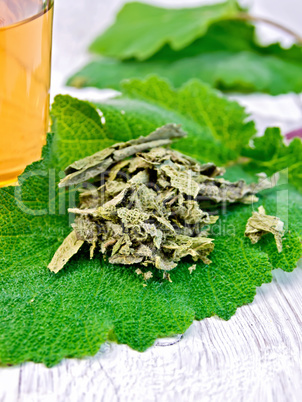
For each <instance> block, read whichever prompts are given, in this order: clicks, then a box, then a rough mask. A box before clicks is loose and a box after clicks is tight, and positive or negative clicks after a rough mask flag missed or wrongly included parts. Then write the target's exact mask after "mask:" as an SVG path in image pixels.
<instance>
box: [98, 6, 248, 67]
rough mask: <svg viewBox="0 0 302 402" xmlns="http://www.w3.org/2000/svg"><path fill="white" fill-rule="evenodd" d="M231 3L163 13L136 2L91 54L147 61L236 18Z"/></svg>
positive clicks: (102, 37) (101, 39)
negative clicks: (169, 48)
mask: <svg viewBox="0 0 302 402" xmlns="http://www.w3.org/2000/svg"><path fill="white" fill-rule="evenodd" d="M239 11H240V8H239V6H238V4H237V3H236V2H235V1H234V0H228V1H226V2H224V3H218V4H212V5H206V6H202V7H197V8H188V9H164V8H160V7H155V6H151V5H149V4H143V3H138V2H133V3H127V4H125V5H124V7H123V8H122V10H121V11H120V12H119V13H118V15H117V17H116V22H115V23H114V24H113V25H112V26H111V27H109V29H108V30H107V31H106V32H104V33H103V34H102V35H101V36H99V37H98V38H97V39H96V40H95V41H94V42H93V44H92V45H91V47H90V49H91V50H92V51H93V52H96V53H100V54H102V55H105V56H109V57H115V58H118V59H127V58H131V57H135V58H137V59H139V60H144V59H147V58H148V57H150V56H152V55H153V54H154V53H156V52H157V51H158V50H159V49H161V48H162V47H163V46H164V45H165V44H167V43H168V44H169V45H170V46H171V48H172V49H174V50H179V49H182V48H184V47H185V46H187V45H189V44H190V43H192V42H193V41H194V40H195V39H196V38H199V37H200V36H202V35H204V34H205V33H206V32H207V30H208V28H209V26H210V25H211V24H212V23H213V22H215V21H219V20H223V19H230V18H233V17H235V16H236V15H237V14H238V12H239Z"/></svg>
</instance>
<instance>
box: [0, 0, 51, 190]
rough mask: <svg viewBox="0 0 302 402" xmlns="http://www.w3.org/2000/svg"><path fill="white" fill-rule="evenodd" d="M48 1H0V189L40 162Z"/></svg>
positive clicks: (46, 85) (47, 68) (45, 122)
mask: <svg viewBox="0 0 302 402" xmlns="http://www.w3.org/2000/svg"><path fill="white" fill-rule="evenodd" d="M52 21H53V0H48V1H43V0H21V1H20V0H0V187H1V186H5V185H8V184H12V183H15V182H17V177H18V175H20V174H21V173H22V172H23V170H24V168H25V167H26V165H28V164H29V163H31V162H33V161H35V160H38V159H39V158H40V157H41V149H42V146H43V144H44V143H45V138H46V133H47V130H48V124H49V87H50V64H51V45H52Z"/></svg>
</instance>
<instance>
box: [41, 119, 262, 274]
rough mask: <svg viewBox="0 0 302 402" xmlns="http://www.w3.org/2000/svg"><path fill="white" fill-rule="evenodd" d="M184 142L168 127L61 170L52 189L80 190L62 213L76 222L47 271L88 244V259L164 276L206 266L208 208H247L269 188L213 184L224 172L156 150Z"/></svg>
mask: <svg viewBox="0 0 302 402" xmlns="http://www.w3.org/2000/svg"><path fill="white" fill-rule="evenodd" d="M185 135H186V134H185V133H184V132H183V131H182V130H181V128H180V127H179V126H176V125H174V124H168V125H166V126H163V127H161V128H159V129H157V130H156V131H155V132H153V133H151V134H150V135H148V136H147V137H140V138H138V139H135V140H131V141H128V142H125V143H119V144H116V145H114V146H112V147H110V148H107V149H104V150H102V151H100V152H98V153H96V154H94V155H92V156H89V157H87V158H84V159H82V160H80V161H77V162H75V163H73V164H72V165H70V166H69V167H67V169H66V170H65V173H66V177H65V178H64V179H63V180H62V181H61V182H60V184H59V185H60V186H61V187H66V186H71V185H81V188H80V189H79V191H80V206H79V207H78V208H73V209H70V210H69V212H72V213H75V214H76V219H75V223H74V224H73V225H72V226H73V229H74V231H73V232H72V234H71V235H69V237H68V238H67V239H66V240H65V241H64V243H63V245H62V246H61V247H60V248H59V250H58V251H57V253H56V254H55V256H54V258H53V260H52V262H51V263H50V265H49V269H50V270H51V271H54V272H58V271H59V270H60V269H62V268H63V266H64V264H65V263H66V262H67V261H68V260H69V259H70V258H71V256H72V255H73V254H75V253H76V252H77V251H78V250H79V248H80V246H81V245H82V244H83V242H87V243H88V244H90V257H91V258H93V256H94V252H95V250H96V249H99V250H100V251H101V252H102V253H103V255H104V256H105V257H106V258H107V257H108V258H109V262H110V263H112V264H127V265H132V264H138V263H140V264H142V265H144V266H148V265H153V266H155V267H156V268H158V269H160V270H163V271H170V270H171V269H173V268H175V267H176V266H177V263H178V262H179V261H180V260H181V259H182V258H183V257H186V256H191V257H192V258H193V260H194V261H197V260H202V261H203V262H204V263H205V264H209V263H210V262H211V261H210V260H209V258H208V255H209V254H210V253H211V252H212V250H213V248H214V243H213V239H211V238H210V237H208V235H209V232H208V228H207V227H208V226H210V225H213V224H214V223H215V222H216V221H217V219H218V218H219V217H218V216H215V215H213V214H212V213H211V210H212V209H213V206H217V205H219V204H221V203H234V202H241V203H246V204H249V203H251V202H253V201H256V200H257V198H256V196H255V193H256V192H258V191H260V190H261V189H262V188H265V187H267V185H268V184H267V182H265V181H262V184H252V185H247V184H246V183H245V182H244V181H243V180H240V181H238V182H235V183H232V182H229V181H227V180H225V179H223V178H221V177H218V176H221V175H223V174H224V169H222V168H218V167H217V166H215V165H214V164H212V163H208V164H204V165H201V164H199V163H198V162H197V161H195V160H194V159H192V158H190V157H188V156H185V155H183V154H181V153H179V152H177V151H174V150H171V149H169V148H163V145H169V144H171V142H172V139H174V138H181V137H184V136H185ZM88 180H90V181H89V184H88V183H87V181H88ZM191 269H192V270H194V265H193V266H192V267H191ZM192 270H190V272H192ZM164 276H165V275H164ZM165 278H167V279H169V277H168V276H167V275H166V276H165ZM145 279H146V278H145Z"/></svg>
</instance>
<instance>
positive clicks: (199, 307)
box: [0, 81, 302, 366]
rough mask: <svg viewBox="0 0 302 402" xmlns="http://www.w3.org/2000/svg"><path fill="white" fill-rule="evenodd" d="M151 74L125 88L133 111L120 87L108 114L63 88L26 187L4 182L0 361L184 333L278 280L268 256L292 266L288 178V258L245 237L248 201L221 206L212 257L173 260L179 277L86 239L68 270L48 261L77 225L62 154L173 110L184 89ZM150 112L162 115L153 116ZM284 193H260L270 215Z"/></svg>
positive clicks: (73, 155)
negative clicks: (109, 258) (143, 271)
mask: <svg viewBox="0 0 302 402" xmlns="http://www.w3.org/2000/svg"><path fill="white" fill-rule="evenodd" d="M151 82H152V81H149V82H148V83H140V82H138V81H137V82H134V83H133V85H132V86H131V88H128V94H129V96H132V97H134V95H136V96H138V99H136V100H135V99H131V100H130V101H129V103H130V104H131V106H130V107H129V109H131V108H132V115H131V116H130V110H129V116H128V117H127V115H128V111H126V113H124V114H121V113H120V109H118V102H121V104H123V105H124V106H125V99H119V100H115V101H111V103H106V104H104V107H103V108H102V109H101V110H102V112H103V114H104V116H103V117H105V119H106V123H105V124H104V123H101V124H100V120H101V117H100V116H99V114H100V111H99V112H98V110H97V109H96V108H95V107H94V106H93V105H91V104H89V103H87V102H81V101H78V100H75V99H72V98H70V97H68V96H60V97H57V98H56V101H55V104H54V106H53V108H52V116H53V122H54V124H53V132H54V135H53V136H51V137H50V138H49V143H48V145H47V147H46V148H45V149H44V152H43V160H42V161H40V162H37V163H34V164H33V165H31V166H30V167H28V168H27V170H26V171H25V173H24V174H23V175H22V176H21V178H20V186H19V187H7V188H2V189H0V238H1V246H0V287H1V290H2V291H1V293H0V362H1V364H3V365H7V364H18V363H22V362H24V361H34V362H43V363H45V364H46V365H48V366H52V365H54V364H56V363H58V362H59V361H60V360H61V359H62V358H64V357H83V356H90V355H93V354H95V353H96V352H97V350H98V348H99V347H100V345H101V344H102V343H103V342H105V341H106V340H114V341H116V342H119V343H126V344H128V345H130V346H131V347H132V348H134V349H136V350H139V351H143V350H145V349H146V348H148V347H149V346H151V345H152V344H153V342H154V340H155V339H156V338H158V337H163V336H169V335H173V334H176V333H183V332H184V331H185V330H186V328H188V326H189V325H190V324H191V322H192V321H193V319H194V317H195V318H196V319H202V318H204V317H210V316H212V315H215V314H216V315H218V316H219V317H222V318H224V319H229V318H230V317H231V316H232V315H233V314H234V313H235V311H236V308H237V307H239V306H241V305H243V304H246V303H249V302H251V301H252V300H253V298H254V296H255V292H256V287H257V286H260V285H261V284H262V283H266V282H269V281H270V280H271V270H272V269H273V268H276V267H280V268H283V269H286V270H291V269H293V268H294V267H295V266H296V262H297V261H298V259H299V258H300V257H301V256H302V246H301V237H302V229H301V225H300V222H301V219H302V207H301V205H302V196H301V194H300V193H297V192H295V191H294V190H290V189H288V191H289V195H290V196H289V199H290V200H291V202H290V205H289V220H288V222H289V229H290V236H289V237H288V238H287V239H286V246H287V245H288V246H289V247H285V248H286V257H284V258H283V254H282V255H279V257H280V258H279V259H277V258H276V257H278V256H277V255H276V253H275V243H274V239H273V237H272V236H270V235H267V237H266V238H263V239H262V240H261V241H260V242H259V244H257V245H252V244H251V243H250V241H249V239H247V238H244V230H245V225H246V221H247V219H248V218H249V217H250V215H251V213H252V208H253V206H244V205H241V206H233V207H232V208H229V210H228V211H227V213H222V214H221V219H220V221H219V223H218V224H217V226H216V227H215V228H214V231H213V233H212V235H213V236H214V238H215V243H216V246H215V250H214V252H213V253H212V255H211V258H212V261H213V262H212V264H210V265H209V266H207V265H204V264H202V263H198V264H197V268H196V270H195V271H194V272H193V273H192V274H190V273H189V270H188V267H189V266H190V265H191V262H190V261H187V262H186V261H184V262H183V263H182V264H180V265H179V267H177V268H176V269H175V270H174V271H172V272H171V279H172V281H173V282H172V283H170V282H168V281H163V280H162V279H161V277H160V276H159V272H158V270H156V271H154V278H153V279H152V280H149V281H148V283H147V286H146V287H144V286H143V284H144V281H143V279H142V278H141V277H140V276H138V275H137V274H136V273H135V272H134V271H135V270H134V269H130V268H129V267H125V266H112V265H110V264H108V263H107V262H105V261H104V260H103V259H102V257H101V255H99V258H95V259H93V260H90V259H89V250H88V249H85V248H84V249H83V253H81V254H80V255H77V256H75V257H74V258H73V259H72V260H71V261H70V262H69V263H68V266H67V267H66V268H65V269H64V270H63V271H62V272H61V273H59V274H57V275H55V274H52V273H51V272H50V271H49V270H48V269H47V265H48V263H49V261H50V259H51V257H52V255H53V254H54V252H55V250H56V249H57V247H58V246H59V245H60V244H61V242H62V241H63V239H64V238H65V236H66V235H67V234H68V233H69V232H70V226H69V219H68V215H67V212H66V209H65V208H63V207H64V206H65V203H67V204H69V205H72V204H70V202H71V201H72V199H73V193H72V191H71V192H70V193H69V194H68V193H66V194H65V193H62V192H60V193H59V192H58V191H54V189H55V188H56V187H57V186H56V185H55V183H58V181H59V176H60V170H61V169H62V167H63V163H70V162H72V161H74V160H76V159H79V158H80V157H82V156H85V155H87V154H89V153H91V152H95V151H98V150H99V149H100V148H102V147H103V146H102V144H103V143H104V147H105V146H107V144H108V142H111V141H114V142H115V141H118V140H123V139H124V136H127V135H129V136H138V135H140V134H144V133H145V130H146V129H147V128H146V127H147V126H148V124H147V121H148V113H147V111H148V112H149V114H150V115H152V113H154V111H159V110H160V107H161V105H162V109H163V110H162V114H161V115H159V117H157V119H160V118H164V117H166V116H167V110H168V111H169V113H172V112H171V110H172V107H176V105H178V109H179V110H182V109H184V103H185V100H184V101H183V102H184V103H182V102H181V101H180V99H178V100H177V99H176V100H175V101H174V103H173V101H172V100H171V99H170V98H169V94H171V93H172V94H174V95H175V97H176V94H177V92H173V90H172V89H171V88H169V87H168V86H167V87H165V86H164V85H163V86H162V87H159V86H155V87H153V86H152V88H153V90H154V93H153V92H152V91H151ZM148 84H149V85H150V87H149V86H148ZM195 85H196V89H195V91H194V84H193V83H191V84H190V86H188V87H185V88H184V89H183V91H184V92H183V93H182V95H186V99H187V101H188V102H192V105H193V106H192V110H193V109H195V108H196V106H195V105H194V102H193V100H194V99H192V96H193V95H194V94H196V98H197V99H199V95H200V91H201V89H202V90H204V91H206V89H205V88H206V87H203V86H201V87H200V84H198V83H196V84H195ZM160 88H162V92H160ZM171 91H172V92H171ZM190 91H191V92H192V93H191V92H190ZM155 92H157V95H156V96H155ZM147 93H149V95H148V96H147V95H146V94H147ZM189 93H191V98H189V97H188V96H189ZM205 93H206V94H207V92H205ZM208 96H209V97H210V99H211V96H214V95H213V93H212V92H210V94H208ZM142 99H144V101H142ZM147 99H148V102H150V104H149V109H148V108H146V110H145V112H144V113H145V114H144V116H145V120H144V119H143V118H142V116H143V114H139V113H138V118H137V120H136V119H135V114H134V105H136V107H141V105H142V104H143V105H144V104H145V103H144V102H146V104H148V103H147ZM155 99H156V102H157V103H156V102H155ZM151 100H152V102H151ZM135 101H136V102H137V103H136V104H135ZM165 101H166V103H167V105H169V106H168V108H167V109H165V107H164V105H165ZM114 102H116V103H115V104H114ZM142 102H143V103H142ZM153 102H154V103H153ZM213 107H214V105H213ZM220 107H222V104H221V105H220ZM224 107H225V114H226V115H228V113H229V110H228V108H230V110H232V109H233V107H234V104H233V103H230V104H228V103H227V102H226V103H225V104H224ZM196 110H198V109H197V108H196ZM118 113H119V116H120V117H119V118H118ZM158 113H159V112H158ZM186 113H188V112H186ZM97 116H98V117H97ZM125 116H126V117H125ZM175 116H177V114H176V115H175ZM193 116H194V114H192V116H191V115H190V117H191V118H193ZM169 117H174V115H173V114H170V115H169ZM214 121H215V120H214ZM152 124H155V120H152V119H151V125H152ZM196 126H197V123H196ZM83 127H86V129H83ZM124 129H127V130H128V131H127V130H126V132H125V131H124ZM148 129H149V128H148ZM131 130H134V131H131ZM191 140H192V139H191ZM191 140H188V142H189V141H191ZM77 143H80V144H81V146H80V147H79V146H76V144H77ZM234 170H235V169H233V174H234ZM239 170H240V169H239ZM54 182H55V183H54ZM53 185H54V187H52V186H53ZM277 190H278V189H277ZM282 191H284V189H283V188H282ZM68 198H69V202H68ZM286 199H287V198H286V197H285V198H284V199H283V198H282V197H280V196H279V192H278V191H277V193H276V192H273V191H271V192H268V193H267V194H266V195H265V196H264V198H263V199H261V204H263V205H264V207H265V208H266V211H267V213H268V214H272V215H273V214H276V212H278V211H280V210H282V208H283V209H284V208H285V207H286V202H284V200H285V201H286ZM280 203H281V204H280ZM255 207H256V206H255Z"/></svg>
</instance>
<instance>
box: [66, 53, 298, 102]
mask: <svg viewBox="0 0 302 402" xmlns="http://www.w3.org/2000/svg"><path fill="white" fill-rule="evenodd" d="M152 73H154V74H158V75H159V76H161V77H165V78H168V79H169V80H170V81H171V83H172V84H173V85H174V86H176V87H179V86H181V85H183V84H184V83H185V82H186V81H188V80H190V79H192V78H193V77H194V78H198V79H201V80H202V81H204V82H206V83H208V84H210V85H211V86H213V87H215V88H219V89H221V90H223V91H240V92H247V93H248V92H265V93H270V94H272V95H278V94H282V93H287V92H297V93H299V92H301V90H302V74H301V73H302V67H301V65H300V66H298V65H296V64H294V63H292V62H290V61H288V60H280V59H279V58H277V57H275V56H271V55H269V56H262V55H259V54H257V53H253V52H240V53H234V52H229V51H222V52H213V53H204V54H200V55H198V56H195V57H190V58H185V59H180V60H177V61H174V62H172V63H171V62H169V61H146V62H144V63H137V62H135V61H128V62H120V61H118V60H111V59H101V60H96V61H93V62H91V63H90V64H88V65H87V66H85V67H84V68H83V69H82V70H81V71H79V72H78V73H77V74H76V75H74V76H73V77H72V78H71V79H70V80H69V81H68V84H69V85H71V86H77V87H84V86H85V87H86V86H88V87H97V88H101V89H102V88H113V89H117V90H120V88H121V81H122V80H124V79H128V78H129V79H133V78H141V79H144V78H146V77H148V75H150V74H152Z"/></svg>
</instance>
